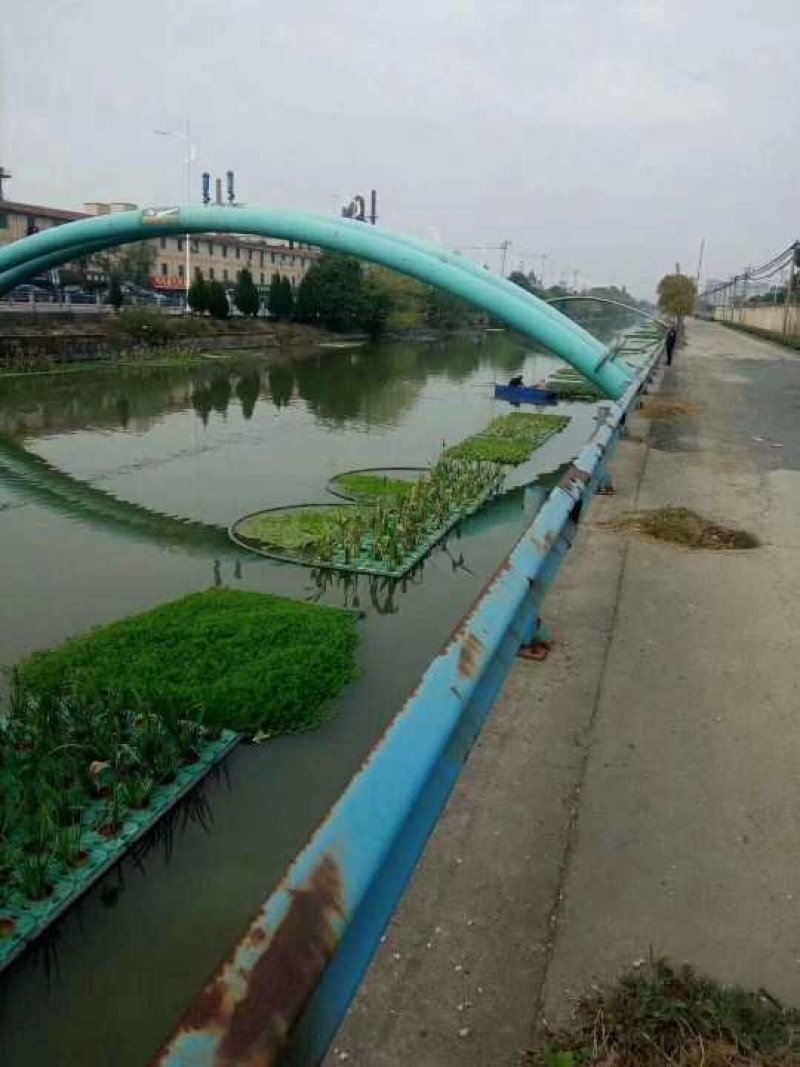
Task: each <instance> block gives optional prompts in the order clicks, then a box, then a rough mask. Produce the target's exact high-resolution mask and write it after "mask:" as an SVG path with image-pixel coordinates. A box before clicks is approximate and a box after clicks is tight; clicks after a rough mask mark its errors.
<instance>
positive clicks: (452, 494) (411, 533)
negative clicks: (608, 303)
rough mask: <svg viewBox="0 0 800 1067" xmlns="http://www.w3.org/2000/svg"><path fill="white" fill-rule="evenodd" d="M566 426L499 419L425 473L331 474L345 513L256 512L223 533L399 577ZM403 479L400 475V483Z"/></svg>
mask: <svg viewBox="0 0 800 1067" xmlns="http://www.w3.org/2000/svg"><path fill="white" fill-rule="evenodd" d="M568 422H569V418H568V417H566V416H563V415H527V414H512V415H505V416H502V417H501V418H497V419H494V420H493V421H492V422H491V423H490V424H489V426H488V427H487V428H486V430H484V431H483V433H481V434H476V435H475V436H474V437H470V438H468V439H467V440H466V441H462V442H461V443H460V444H458V445H455V446H454V447H453V448H449V449H447V451H445V453H444V454H443V455H442V458H441V459H440V460H439V462H438V463H436V464H435V465H434V466H433V467H432V468H431V469H430V470H429V471H427V472H425V471H419V470H416V469H414V468H385V469H384V471H383V473H382V472H381V470H380V469H373V470H362V471H347V472H345V473H343V474H339V475H337V476H336V477H335V478H334V479H333V480H332V481H331V483H330V485H329V488H330V489H331V491H332V492H333V493H335V494H336V495H338V496H342V497H345V498H346V499H349V500H351V501H353V503H352V504H350V505H346V506H341V505H331V504H301V505H293V506H291V507H283V508H280V507H279V508H269V509H266V510H263V511H256V512H252V513H251V514H249V515H245V516H244V517H243V518H241V519H238V520H237V521H236V522H234V523H233V524H232V526H231V527H230V530H229V533H230V536H231V538H232V540H233V541H235V542H236V543H237V544H238V545H240V546H241V547H243V548H247V549H250V550H251V551H253V552H257V553H259V554H260V555H263V556H267V557H269V558H271V559H277V560H282V561H284V562H287V563H299V564H303V565H305V566H308V567H322V568H328V569H330V570H337V571H346V572H351V573H360V574H370V575H377V576H380V577H385V578H395V579H397V578H402V577H403V576H404V575H406V574H408V572H409V571H411V570H412V569H413V568H414V567H416V566H417V565H418V564H419V563H420V562H421V561H422V560H423V559H424V558H425V557H426V556H427V555H428V553H429V552H430V551H431V549H432V548H433V547H434V546H435V545H436V544H437V543H438V542H439V541H441V540H442V539H443V538H444V537H445V536H446V535H447V534H448V533H449V532H450V531H451V530H452V529H453V528H454V527H455V526H456V525H457V524H458V523H459V522H461V521H462V520H463V519H465V518H466V517H467V516H469V515H472V514H474V513H475V512H476V511H478V510H479V509H480V508H481V507H483V505H484V504H485V503H486V501H487V500H489V498H490V497H492V496H494V495H495V494H497V493H498V492H499V491H500V489H501V488H502V485H503V479H504V472H503V468H504V466H507V465H517V464H520V463H524V462H525V460H527V459H528V458H529V457H530V455H531V453H532V452H533V451H534V450H535V449H536V448H539V447H540V446H541V445H542V444H544V442H545V441H546V440H548V438H550V437H552V435H553V434H555V433H558V432H559V431H560V430H562V429H563V428H564V426H566V424H567V423H568ZM400 472H403V473H405V474H406V477H397V474H398V473H400ZM409 474H411V475H412V476H411V477H409V476H408V475H409Z"/></svg>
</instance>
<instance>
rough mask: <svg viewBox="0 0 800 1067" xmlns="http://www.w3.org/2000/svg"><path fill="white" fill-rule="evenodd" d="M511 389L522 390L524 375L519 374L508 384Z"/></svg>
mask: <svg viewBox="0 0 800 1067" xmlns="http://www.w3.org/2000/svg"><path fill="white" fill-rule="evenodd" d="M508 387H509V389H521V388H522V375H521V374H517V375H516V376H515V377H513V378H512V379H511V380H510V381H509V383H508Z"/></svg>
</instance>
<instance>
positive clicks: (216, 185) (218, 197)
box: [214, 178, 222, 207]
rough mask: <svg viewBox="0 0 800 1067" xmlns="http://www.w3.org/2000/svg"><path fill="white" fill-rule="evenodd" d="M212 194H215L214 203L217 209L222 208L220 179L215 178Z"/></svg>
mask: <svg viewBox="0 0 800 1067" xmlns="http://www.w3.org/2000/svg"><path fill="white" fill-rule="evenodd" d="M214 192H215V193H216V197H215V199H214V203H215V204H217V205H218V206H219V207H222V178H217V179H216V180H215V182H214Z"/></svg>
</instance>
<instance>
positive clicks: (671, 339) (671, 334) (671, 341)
mask: <svg viewBox="0 0 800 1067" xmlns="http://www.w3.org/2000/svg"><path fill="white" fill-rule="evenodd" d="M677 339H678V333H677V331H676V329H675V327H674V326H670V328H669V329H668V330H667V340H666V349H667V366H668V367H671V366H672V350H673V348H674V347H675V342H676V341H677Z"/></svg>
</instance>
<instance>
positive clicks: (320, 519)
mask: <svg viewBox="0 0 800 1067" xmlns="http://www.w3.org/2000/svg"><path fill="white" fill-rule="evenodd" d="M339 515H340V511H338V510H337V511H333V510H332V509H331V508H325V509H320V510H319V511H314V510H312V509H310V508H296V509H292V510H291V511H284V512H278V513H274V512H267V513H262V514H260V515H253V516H251V517H250V518H248V519H244V520H243V521H242V522H240V523H238V524H237V528H236V532H237V534H238V535H239V536H240V537H242V538H245V539H246V540H253V541H257V542H260V543H261V544H264V545H270V546H272V547H274V548H281V549H285V550H286V551H287V552H294V553H302V552H307V551H309V550H310V549H312V548H316V547H317V546H318V545H319V544H320V543H324V542H325V541H326V540H327V539H329V538H330V536H331V533H332V532H335V531H336V529H337V527H338V526H341V521H340V519H339Z"/></svg>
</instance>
